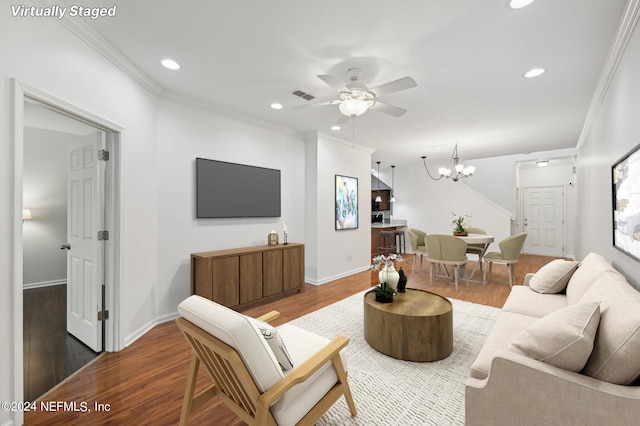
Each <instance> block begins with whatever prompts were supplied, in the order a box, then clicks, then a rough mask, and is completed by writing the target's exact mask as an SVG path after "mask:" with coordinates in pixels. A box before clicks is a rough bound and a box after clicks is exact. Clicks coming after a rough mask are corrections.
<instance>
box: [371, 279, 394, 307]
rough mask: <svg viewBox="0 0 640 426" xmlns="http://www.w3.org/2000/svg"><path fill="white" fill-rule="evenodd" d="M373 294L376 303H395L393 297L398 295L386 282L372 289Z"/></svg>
mask: <svg viewBox="0 0 640 426" xmlns="http://www.w3.org/2000/svg"><path fill="white" fill-rule="evenodd" d="M371 292H373V293H375V295H376V302H380V303H391V302H393V296H394V295H395V294H396V290H395V289H394V288H393V287H391V286H389V285H388V284H387V283H386V282H384V283H381V284H379V285H377V286H375V287H374V288H372V289H371Z"/></svg>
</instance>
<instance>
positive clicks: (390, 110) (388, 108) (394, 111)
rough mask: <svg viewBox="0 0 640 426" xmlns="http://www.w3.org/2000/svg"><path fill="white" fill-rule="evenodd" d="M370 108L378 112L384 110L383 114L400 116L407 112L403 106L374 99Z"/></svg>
mask: <svg viewBox="0 0 640 426" xmlns="http://www.w3.org/2000/svg"><path fill="white" fill-rule="evenodd" d="M370 109H372V110H375V111H378V112H384V113H385V114H389V115H393V116H394V117H400V116H401V115H403V114H404V113H405V112H407V110H406V109H404V108H400V107H397V106H393V105H389V104H385V103H383V102H380V101H376V103H375V104H374V105H373V106H372V107H371V108H370Z"/></svg>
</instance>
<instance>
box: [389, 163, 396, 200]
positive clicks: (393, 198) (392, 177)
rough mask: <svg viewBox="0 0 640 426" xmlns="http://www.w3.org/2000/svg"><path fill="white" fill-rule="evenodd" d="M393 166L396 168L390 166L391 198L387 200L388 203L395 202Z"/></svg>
mask: <svg viewBox="0 0 640 426" xmlns="http://www.w3.org/2000/svg"><path fill="white" fill-rule="evenodd" d="M395 168H396V166H391V199H390V200H389V202H390V203H395V202H396V195H395V191H394V188H395V184H394V181H395V176H394V173H393V171H394V169H395Z"/></svg>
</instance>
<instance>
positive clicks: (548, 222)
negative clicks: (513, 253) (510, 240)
mask: <svg viewBox="0 0 640 426" xmlns="http://www.w3.org/2000/svg"><path fill="white" fill-rule="evenodd" d="M522 223H523V231H524V232H527V233H528V235H527V239H526V240H525V243H524V248H523V251H524V253H527V254H537V255H541V256H557V257H563V256H564V235H565V229H564V188H563V187H561V186H554V187H539V188H523V217H522Z"/></svg>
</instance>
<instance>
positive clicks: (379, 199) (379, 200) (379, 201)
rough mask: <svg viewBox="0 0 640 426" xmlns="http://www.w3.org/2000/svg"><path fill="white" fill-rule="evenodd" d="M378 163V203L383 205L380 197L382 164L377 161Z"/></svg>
mask: <svg viewBox="0 0 640 426" xmlns="http://www.w3.org/2000/svg"><path fill="white" fill-rule="evenodd" d="M376 163H377V164H378V196H377V197H376V200H375V201H376V203H381V202H382V197H381V196H380V162H379V161H376Z"/></svg>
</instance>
